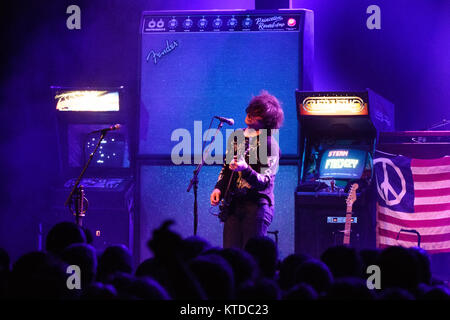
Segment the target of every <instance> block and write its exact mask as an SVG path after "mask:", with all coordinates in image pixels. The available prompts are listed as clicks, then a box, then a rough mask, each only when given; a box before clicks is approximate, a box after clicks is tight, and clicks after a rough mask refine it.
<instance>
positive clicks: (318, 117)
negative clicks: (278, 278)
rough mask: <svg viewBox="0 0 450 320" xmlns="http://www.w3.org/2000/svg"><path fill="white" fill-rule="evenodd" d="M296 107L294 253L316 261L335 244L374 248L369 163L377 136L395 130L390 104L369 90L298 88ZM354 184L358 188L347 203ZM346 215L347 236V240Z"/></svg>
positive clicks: (372, 197) (391, 105) (372, 199)
mask: <svg viewBox="0 0 450 320" xmlns="http://www.w3.org/2000/svg"><path fill="white" fill-rule="evenodd" d="M296 104H297V116H298V120H299V122H300V126H299V127H300V130H299V154H300V164H299V168H300V170H299V177H298V182H299V183H298V186H297V188H296V191H295V252H296V253H306V254H309V255H311V256H313V257H315V258H319V257H320V255H321V254H322V253H323V251H325V250H326V249H327V248H328V247H330V246H335V245H341V244H348V245H350V246H352V247H356V248H372V247H375V201H376V199H375V194H374V193H373V192H372V186H373V183H372V181H373V178H374V176H373V165H372V163H373V161H372V159H373V154H374V151H375V145H376V141H377V138H378V134H379V132H381V131H383V132H388V131H393V130H394V106H393V104H392V103H390V102H389V101H387V100H386V99H384V98H383V97H381V96H379V95H378V94H376V93H375V92H373V91H372V90H370V89H367V90H366V91H363V92H306V91H299V90H297V91H296ZM355 184H357V185H355ZM352 186H353V188H354V189H356V187H357V189H356V192H355V193H354V195H355V196H354V197H352V201H349V200H350V198H349V191H350V188H351V187H352ZM352 194H353V193H352ZM348 212H351V219H350V218H349V220H348V224H347V227H348V230H349V233H348V234H349V235H350V238H349V239H347V242H345V241H344V228H345V227H346V226H345V222H346V214H347V213H348Z"/></svg>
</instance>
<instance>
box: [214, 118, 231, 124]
mask: <svg viewBox="0 0 450 320" xmlns="http://www.w3.org/2000/svg"><path fill="white" fill-rule="evenodd" d="M214 118H216V119H219V120H220V121H221V122H225V123H226V124H229V125H230V126H232V125H234V119H231V118H224V117H219V116H214Z"/></svg>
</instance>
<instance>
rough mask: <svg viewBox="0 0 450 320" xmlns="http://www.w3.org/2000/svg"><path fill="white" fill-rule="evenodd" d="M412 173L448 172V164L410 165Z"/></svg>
mask: <svg viewBox="0 0 450 320" xmlns="http://www.w3.org/2000/svg"><path fill="white" fill-rule="evenodd" d="M411 171H412V173H413V175H414V174H430V173H445V172H450V166H448V165H447V166H435V167H411Z"/></svg>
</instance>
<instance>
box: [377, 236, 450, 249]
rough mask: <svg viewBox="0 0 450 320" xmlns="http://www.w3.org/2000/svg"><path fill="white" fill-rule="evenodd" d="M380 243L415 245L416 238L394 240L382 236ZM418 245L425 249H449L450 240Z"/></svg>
mask: <svg viewBox="0 0 450 320" xmlns="http://www.w3.org/2000/svg"><path fill="white" fill-rule="evenodd" d="M380 244H387V245H391V246H404V247H417V240H416V241H404V240H395V239H392V238H388V237H383V241H382V242H380ZM420 247H421V248H423V249H425V250H442V249H450V241H444V242H429V243H423V245H422V243H421V244H420Z"/></svg>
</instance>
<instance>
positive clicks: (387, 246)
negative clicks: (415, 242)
mask: <svg viewBox="0 0 450 320" xmlns="http://www.w3.org/2000/svg"><path fill="white" fill-rule="evenodd" d="M396 245H399V244H385V243H380V245H379V246H378V248H380V249H386V248H389V247H392V246H396ZM422 249H424V248H422ZM427 252H428V253H429V254H435V253H444V252H450V248H444V249H437V250H432V249H428V250H427Z"/></svg>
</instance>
